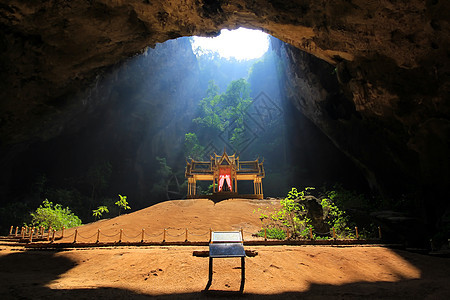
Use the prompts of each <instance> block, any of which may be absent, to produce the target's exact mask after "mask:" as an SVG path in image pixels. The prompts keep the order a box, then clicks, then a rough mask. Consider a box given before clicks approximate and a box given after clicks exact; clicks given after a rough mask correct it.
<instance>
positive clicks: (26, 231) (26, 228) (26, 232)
mask: <svg viewBox="0 0 450 300" xmlns="http://www.w3.org/2000/svg"><path fill="white" fill-rule="evenodd" d="M27 235H28V226H25V236H27Z"/></svg>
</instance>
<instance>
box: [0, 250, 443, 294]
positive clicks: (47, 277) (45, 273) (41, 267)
mask: <svg viewBox="0 0 450 300" xmlns="http://www.w3.org/2000/svg"><path fill="white" fill-rule="evenodd" d="M393 251H395V252H396V253H397V254H398V255H400V256H401V257H402V258H403V259H405V260H406V261H408V262H409V263H411V264H412V265H414V266H415V267H417V268H418V269H420V270H421V274H422V275H421V278H420V279H412V280H411V279H399V281H397V282H355V283H350V284H343V285H339V286H336V285H320V284H312V285H311V286H310V288H309V289H308V290H307V291H305V292H287V293H278V294H270V295H267V294H253V293H246V292H245V289H244V292H243V293H240V292H239V291H236V292H230V291H221V290H205V291H198V292H195V293H180V294H168V295H147V294H139V293H136V292H134V291H130V290H127V289H118V288H109V287H100V288H92V289H91V288H88V289H50V288H48V287H47V285H48V284H49V283H50V282H54V281H55V280H56V281H57V280H58V278H59V277H60V276H61V275H62V274H64V273H66V272H67V271H69V270H70V269H72V268H74V267H75V266H76V265H77V264H76V263H75V262H74V261H72V260H70V259H68V258H65V257H61V256H56V255H55V254H56V252H55V251H21V252H17V253H12V254H8V255H3V256H0V282H1V284H0V299H53V298H64V299H141V298H142V299H147V298H149V297H152V298H156V299H179V298H183V299H186V298H188V299H209V298H227V299H230V298H231V299H235V298H246V299H298V298H302V299H322V298H328V299H329V298H331V299H361V298H365V299H367V298H368V299H381V298H383V299H405V298H411V299H422V298H425V297H426V298H429V299H450V287H448V282H450V272H449V270H450V259H445V258H435V257H426V259H424V257H423V256H422V255H419V254H414V253H408V252H405V251H401V250H393ZM299 276H301V274H299ZM205 283H206V278H205ZM30 295H32V297H30Z"/></svg>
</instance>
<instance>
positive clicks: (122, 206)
mask: <svg viewBox="0 0 450 300" xmlns="http://www.w3.org/2000/svg"><path fill="white" fill-rule="evenodd" d="M119 198H120V199H119V200H118V201H117V202H116V203H115V204H116V205H117V206H118V207H119V216H120V210H121V209H123V210H127V209H131V207H129V206H128V202H127V196H122V195H120V194H119Z"/></svg>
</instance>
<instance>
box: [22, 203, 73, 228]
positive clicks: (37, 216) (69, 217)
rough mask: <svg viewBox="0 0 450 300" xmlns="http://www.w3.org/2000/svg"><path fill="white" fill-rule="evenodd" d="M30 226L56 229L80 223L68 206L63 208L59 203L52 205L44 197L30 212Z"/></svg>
mask: <svg viewBox="0 0 450 300" xmlns="http://www.w3.org/2000/svg"><path fill="white" fill-rule="evenodd" d="M30 216H31V226H44V227H45V228H49V227H52V228H54V229H56V230H60V229H62V227H66V228H71V227H75V226H80V225H81V220H80V218H78V217H77V216H76V215H75V214H74V213H72V212H71V211H70V209H69V208H68V207H66V208H63V207H62V206H61V204H55V205H53V203H52V202H50V201H48V200H47V199H45V200H44V201H43V202H42V204H41V205H40V206H39V207H38V208H37V209H36V211H35V212H32V213H30Z"/></svg>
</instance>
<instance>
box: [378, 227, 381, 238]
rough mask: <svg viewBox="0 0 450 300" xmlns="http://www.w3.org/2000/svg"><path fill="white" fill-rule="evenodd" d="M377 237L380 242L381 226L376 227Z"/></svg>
mask: <svg viewBox="0 0 450 300" xmlns="http://www.w3.org/2000/svg"><path fill="white" fill-rule="evenodd" d="M378 237H379V238H380V240H381V226H378Z"/></svg>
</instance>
